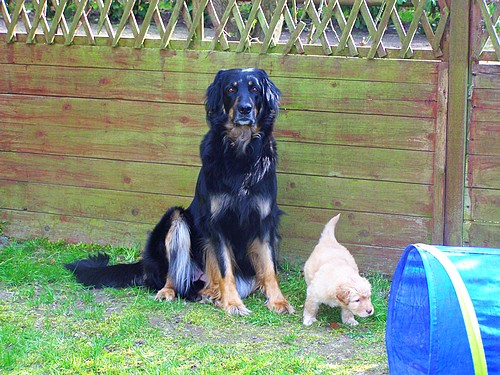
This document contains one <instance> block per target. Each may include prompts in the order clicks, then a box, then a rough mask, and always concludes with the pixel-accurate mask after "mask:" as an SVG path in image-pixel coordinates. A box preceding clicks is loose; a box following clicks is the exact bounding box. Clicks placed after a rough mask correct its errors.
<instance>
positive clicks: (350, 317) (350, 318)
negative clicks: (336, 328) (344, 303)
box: [341, 309, 359, 326]
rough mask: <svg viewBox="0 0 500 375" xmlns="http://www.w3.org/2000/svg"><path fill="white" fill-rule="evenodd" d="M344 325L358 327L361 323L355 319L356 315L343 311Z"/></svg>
mask: <svg viewBox="0 0 500 375" xmlns="http://www.w3.org/2000/svg"><path fill="white" fill-rule="evenodd" d="M341 316H342V323H344V324H349V325H350V326H357V325H358V324H359V323H358V322H357V321H356V319H354V314H353V313H352V312H351V311H349V310H347V309H342V314H341Z"/></svg>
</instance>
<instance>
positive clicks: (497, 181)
mask: <svg viewBox="0 0 500 375" xmlns="http://www.w3.org/2000/svg"><path fill="white" fill-rule="evenodd" d="M466 186H467V187H477V188H489V189H498V188H499V187H500V158H499V157H498V156H481V155H470V156H469V157H468V167H467V181H466Z"/></svg>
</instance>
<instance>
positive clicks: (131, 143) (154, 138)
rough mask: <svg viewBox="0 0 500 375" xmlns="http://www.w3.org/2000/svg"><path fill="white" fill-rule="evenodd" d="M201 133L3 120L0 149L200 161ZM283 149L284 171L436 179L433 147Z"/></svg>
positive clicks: (290, 144)
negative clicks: (408, 149)
mask: <svg viewBox="0 0 500 375" xmlns="http://www.w3.org/2000/svg"><path fill="white" fill-rule="evenodd" d="M185 133H187V134H185ZM201 139H202V137H201V136H196V137H193V136H192V129H190V128H188V127H179V131H178V132H176V133H171V132H169V129H168V128H167V129H165V128H162V129H160V131H154V130H151V131H148V132H142V131H128V130H122V129H113V130H110V129H106V128H101V129H89V128H84V127H81V128H80V127H78V128H70V127H58V126H54V127H53V126H43V127H40V126H38V125H21V124H12V125H11V124H2V138H0V150H3V151H17V152H26V153H40V154H43V153H48V154H53V155H69V156H81V157H92V158H106V159H119V160H127V161H143V162H156V163H158V162H159V163H162V162H168V163H171V164H188V165H200V158H199V147H198V144H199V142H200V141H201ZM278 151H279V154H280V159H279V164H278V168H279V170H280V171H286V172H291V173H305V174H312V175H323V176H332V177H352V178H365V179H371V180H385V181H399V182H412V181H418V182H419V183H424V184H426V183H427V184H429V183H430V182H431V179H432V170H429V168H427V167H428V166H429V165H430V164H432V160H433V155H432V153H430V152H419V151H405V150H398V149H387V148H385V149H383V148H359V147H356V146H337V145H324V144H313V143H294V142H282V143H280V144H279V145H278ZM304 165H308V168H307V169H305V170H304V168H303V167H304Z"/></svg>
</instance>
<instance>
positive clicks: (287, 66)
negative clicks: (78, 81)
mask: <svg viewBox="0 0 500 375" xmlns="http://www.w3.org/2000/svg"><path fill="white" fill-rule="evenodd" d="M0 63H3V64H19V65H40V66H61V65H62V63H64V66H67V67H89V68H93V67H95V68H104V69H131V70H152V71H163V72H178V73H194V74H200V73H205V74H208V75H213V74H214V73H215V72H217V71H218V70H219V69H221V68H224V69H230V68H240V67H242V66H252V67H257V68H261V69H265V70H266V71H267V72H268V73H269V74H270V75H271V76H272V77H289V76H293V77H300V78H316V79H324V78H325V77H336V78H342V79H346V80H355V81H359V80H361V81H377V82H408V83H418V84H431V85H432V84H435V83H436V82H437V76H438V71H437V69H438V66H439V64H440V63H439V62H437V61H431V60H427V61H419V62H418V63H415V61H408V60H387V59H375V60H370V61H367V60H363V59H343V58H338V59H332V58H330V57H328V56H307V59H304V58H303V56H293V55H288V56H276V55H267V54H253V53H236V54H235V53H220V52H219V53H213V52H209V51H190V50H183V51H177V50H159V49H151V48H142V49H132V48H120V47H116V48H109V47H108V46H81V45H73V46H71V48H68V47H67V46H64V45H57V44H55V45H51V46H49V47H48V48H47V45H45V44H43V43H41V44H28V45H26V44H21V43H10V44H7V43H0ZM311 67H313V69H311Z"/></svg>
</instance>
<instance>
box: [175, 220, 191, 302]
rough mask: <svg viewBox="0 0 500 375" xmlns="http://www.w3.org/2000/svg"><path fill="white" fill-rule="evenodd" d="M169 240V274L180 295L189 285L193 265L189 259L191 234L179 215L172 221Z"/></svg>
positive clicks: (184, 292) (186, 290) (185, 291)
mask: <svg viewBox="0 0 500 375" xmlns="http://www.w3.org/2000/svg"><path fill="white" fill-rule="evenodd" d="M170 231H172V236H171V242H170V244H169V245H170V246H169V248H170V252H169V253H170V266H169V276H170V277H171V278H172V279H173V281H174V285H175V291H176V292H177V293H179V294H181V295H184V294H186V293H187V292H188V290H189V288H190V287H191V280H192V277H193V272H194V266H193V264H192V261H191V236H190V234H189V226H188V224H187V223H186V222H185V221H184V220H182V217H179V218H177V219H175V220H173V221H172V226H171V228H170Z"/></svg>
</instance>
